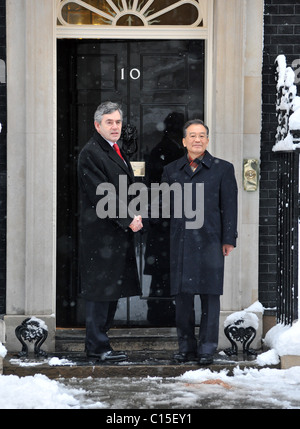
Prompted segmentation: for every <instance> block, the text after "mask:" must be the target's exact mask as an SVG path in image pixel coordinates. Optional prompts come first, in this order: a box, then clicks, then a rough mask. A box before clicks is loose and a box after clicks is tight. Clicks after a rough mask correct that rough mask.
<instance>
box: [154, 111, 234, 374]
mask: <svg viewBox="0 0 300 429" xmlns="http://www.w3.org/2000/svg"><path fill="white" fill-rule="evenodd" d="M183 131H184V133H183V145H184V146H185V147H186V149H187V154H185V155H184V156H183V157H182V158H180V159H179V160H176V161H174V162H172V163H170V164H169V165H167V166H166V167H165V168H164V172H163V177H162V182H165V183H167V184H168V185H169V186H170V185H172V184H174V183H179V184H180V185H181V188H182V189H183V190H184V189H185V188H184V186H185V184H192V185H191V189H192V192H191V194H190V195H188V197H190V198H191V199H192V202H191V203H192V204H193V207H194V209H195V205H196V203H197V201H200V200H201V199H200V198H198V197H199V195H198V196H197V198H196V192H198V193H199V184H203V185H204V197H203V207H198V208H197V207H196V212H197V210H198V212H199V210H201V209H202V210H204V215H203V222H202V223H201V225H200V223H199V220H198V221H197V222H194V226H192V225H193V223H192V221H191V219H190V213H191V211H189V213H188V214H187V213H183V215H182V216H181V217H178V216H175V214H174V201H173V205H172V204H171V229H170V243H171V244H170V247H171V255H170V271H171V274H170V275H171V295H173V296H175V303H176V326H177V334H178V344H179V352H178V353H177V354H176V355H175V359H176V360H178V361H180V362H186V361H189V360H195V359H196V360H197V361H198V363H199V364H200V365H207V364H210V363H212V362H213V355H214V353H215V351H216V349H217V345H218V332H219V315H220V295H222V293H223V277H224V256H228V255H229V254H230V252H231V251H232V250H233V248H234V247H235V246H236V238H237V183H236V179H235V175H234V168H233V165H232V164H231V163H229V162H227V161H224V160H221V159H218V158H215V157H213V156H212V155H211V154H210V153H209V152H208V151H207V150H206V148H207V146H208V143H209V138H208V134H209V129H208V127H207V126H206V125H205V124H204V123H203V122H202V121H200V120H198V119H195V120H192V121H189V122H187V123H186V124H185V126H184V130H183ZM197 185H198V187H197ZM185 197H186V196H185ZM175 198H176V196H175ZM185 201H186V200H185ZM187 225H189V227H187ZM195 295H200V299H201V323H200V332H199V339H198V344H197V340H196V337H195V333H194V330H195V311H194V296H195Z"/></svg>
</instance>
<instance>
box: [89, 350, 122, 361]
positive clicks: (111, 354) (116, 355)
mask: <svg viewBox="0 0 300 429" xmlns="http://www.w3.org/2000/svg"><path fill="white" fill-rule="evenodd" d="M86 355H87V357H88V358H95V359H97V360H101V361H109V362H121V361H124V360H126V359H128V357H127V355H126V353H124V352H115V351H114V350H109V351H107V352H103V353H92V352H87V353H86Z"/></svg>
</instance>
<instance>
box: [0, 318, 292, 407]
mask: <svg viewBox="0 0 300 429" xmlns="http://www.w3.org/2000/svg"><path fill="white" fill-rule="evenodd" d="M264 342H265V344H266V345H267V346H268V347H269V350H268V351H267V352H265V353H262V354H260V355H258V357H257V364H258V365H259V368H258V369H253V368H249V369H244V370H241V369H240V368H237V369H235V371H234V374H233V376H230V375H228V373H227V372H226V371H225V370H224V371H220V372H213V371H211V370H209V369H204V368H200V369H198V370H195V371H187V372H186V373H185V374H183V375H182V376H180V377H174V378H160V377H145V378H118V377H116V378H105V379H100V378H85V379H77V378H73V379H62V380H59V381H57V380H50V379H48V378H47V377H46V376H44V375H41V374H38V373H37V374H36V375H35V376H28V377H18V376H14V375H8V376H5V375H1V376H0V409H26V408H27V409H61V408H68V409H80V408H81V409H89V408H97V409H101V408H102V409H118V408H119V409H134V408H135V409H138V408H140V409H152V408H157V409H159V408H160V409H198V408H207V409H222V408H224V409H245V408H246V409H263V408H271V409H276V408H279V409H300V367H299V366H295V367H293V368H290V369H286V370H281V369H272V368H264V366H266V365H270V364H277V363H278V362H279V359H280V356H284V355H287V354H292V355H298V356H299V355H300V321H298V322H296V323H294V324H293V325H292V326H284V325H281V324H278V325H276V326H274V327H273V328H272V329H270V331H269V332H268V333H267V335H266V337H265V339H264ZM5 355H6V349H5V347H4V346H3V345H2V344H1V343H0V357H1V356H2V357H5ZM21 362H22V361H21V360H20V365H21V364H22V363H21ZM15 363H17V362H15ZM48 363H49V365H72V364H74V363H73V362H70V361H68V360H65V359H64V360H60V359H58V358H56V357H55V358H51V359H49V362H48ZM37 371H38V366H37Z"/></svg>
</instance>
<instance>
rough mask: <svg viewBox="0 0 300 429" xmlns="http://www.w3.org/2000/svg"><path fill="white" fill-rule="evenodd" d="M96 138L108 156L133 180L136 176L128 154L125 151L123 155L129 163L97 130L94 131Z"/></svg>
mask: <svg viewBox="0 0 300 429" xmlns="http://www.w3.org/2000/svg"><path fill="white" fill-rule="evenodd" d="M94 138H95V139H96V140H97V142H98V143H99V144H100V146H101V148H102V149H103V150H104V151H105V152H106V153H107V155H108V157H109V158H110V159H111V160H112V161H113V162H115V163H116V164H118V166H119V167H121V168H122V170H123V171H124V173H126V174H127V175H128V176H129V177H130V178H131V180H133V178H134V174H133V170H132V168H131V164H130V162H129V160H128V158H127V157H126V155H124V153H123V152H122V156H123V158H124V159H125V161H126V164H127V165H126V164H125V162H124V161H123V160H122V159H121V158H120V157H119V155H118V154H117V152H116V151H115V150H114V149H113V148H112V147H111V145H110V144H109V143H108V142H107V141H106V140H105V139H104V138H103V137H102V136H101V135H100V134H99V133H97V132H96V131H95V133H94Z"/></svg>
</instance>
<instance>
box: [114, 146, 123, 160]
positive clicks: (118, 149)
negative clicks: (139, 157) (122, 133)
mask: <svg viewBox="0 0 300 429" xmlns="http://www.w3.org/2000/svg"><path fill="white" fill-rule="evenodd" d="M113 148H114V149H115V151H116V152H117V154H118V155H119V157H120V158H122V159H123V161H124V158H123V156H122V154H121V151H120V148H119V146H118V145H117V143H114V145H113Z"/></svg>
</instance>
